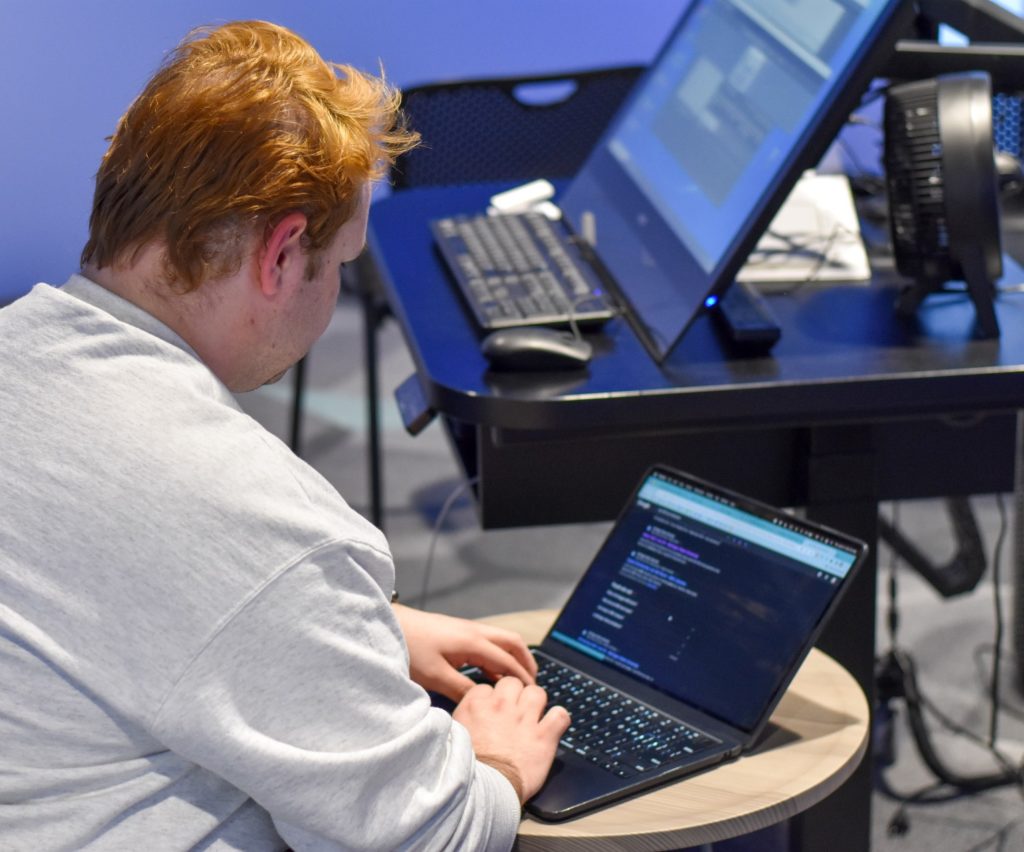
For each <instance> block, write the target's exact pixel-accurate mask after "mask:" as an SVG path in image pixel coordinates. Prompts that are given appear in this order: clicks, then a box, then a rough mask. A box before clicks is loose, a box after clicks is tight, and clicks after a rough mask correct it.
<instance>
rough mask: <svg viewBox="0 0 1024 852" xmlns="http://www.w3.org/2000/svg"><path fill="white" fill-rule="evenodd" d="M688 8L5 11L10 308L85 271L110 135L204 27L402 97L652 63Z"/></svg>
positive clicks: (495, 5) (539, 2)
mask: <svg viewBox="0 0 1024 852" xmlns="http://www.w3.org/2000/svg"><path fill="white" fill-rule="evenodd" d="M686 5H687V0H633V2H628V3H627V2H624V0H505V1H504V2H497V0H362V2H354V1H353V0H335V2H326V0H307V1H306V2H303V0H292V2H290V3H285V2H281V0H278V2H270V0H176V2H171V0H159V2H152V0H105V2H104V1H103V0H64V2H60V0H0V25H2V31H3V33H4V48H3V50H2V51H0V83H2V95H0V98H2V104H3V110H2V112H0V115H2V117H3V127H2V129H0V199H2V201H0V304H2V303H3V302H4V301H10V300H11V299H13V298H16V297H17V296H18V295H20V294H21V293H24V292H26V291H27V290H28V289H29V288H30V287H31V286H32V285H33V284H34V283H35V282H36V281H48V282H49V283H55V284H56V283H62V282H63V281H64V280H65V279H66V278H67V276H68V274H69V273H70V272H73V271H75V270H76V269H77V268H78V255H79V252H80V251H81V247H82V244H83V243H84V241H85V236H86V233H87V227H88V216H89V208H90V203H91V199H92V186H93V176H94V175H95V172H96V167H97V165H98V163H99V160H100V157H101V156H102V154H103V151H104V150H105V147H106V143H105V138H106V137H107V136H109V135H110V133H111V132H112V131H113V129H114V126H115V124H116V122H117V119H118V117H119V116H120V114H121V113H122V111H123V110H124V108H125V107H126V106H127V105H128V103H129V102H130V101H131V100H132V98H133V97H134V96H135V95H136V94H137V93H138V92H139V90H140V89H141V87H142V86H143V84H144V83H145V81H146V79H147V78H148V77H149V75H150V74H151V73H152V72H153V71H154V70H155V69H156V67H157V65H158V63H159V61H160V59H161V57H162V56H163V55H164V54H165V53H166V52H167V51H168V50H169V49H171V48H172V47H173V46H174V45H175V44H176V43H177V42H178V40H179V39H180V38H181V37H182V36H183V35H184V34H185V33H186V32H187V31H188V30H189V29H191V28H192V27H194V26H197V25H200V24H206V23H217V22H221V21H226V20H232V19H236V18H265V19H267V20H271V21H275V22H277V23H280V24H284V25H285V26H288V27H291V28H293V29H295V30H296V31H297V32H299V33H300V34H301V35H303V36H304V37H305V38H307V39H308V40H309V41H310V42H311V43H312V44H313V45H314V46H315V47H316V48H317V49H318V50H319V51H320V53H321V54H322V55H323V56H324V57H325V58H327V59H331V60H334V61H338V62H348V63H351V64H353V65H356V66H357V67H360V68H365V69H369V70H376V68H377V67H378V61H382V62H383V63H384V67H385V70H386V72H387V74H388V76H389V77H390V79H391V80H392V81H393V82H395V83H397V84H398V85H400V86H403V85H410V84H414V83H421V82H427V81H431V80H438V79H445V78H454V77H460V76H469V75H473V76H478V75H490V74H522V73H533V72H546V71H558V70H567V69H578V68H586V67H591V66H598V65H606V64H619V63H634V62H642V63H646V62H648V61H649V60H650V59H651V58H653V56H654V54H655V52H656V51H657V49H658V46H659V45H660V43H661V40H662V39H663V38H664V36H665V35H666V34H667V33H668V31H669V29H670V28H671V26H672V24H673V23H674V21H675V20H676V19H677V18H678V16H679V15H680V13H681V12H682V10H683V9H684V8H685V7H686Z"/></svg>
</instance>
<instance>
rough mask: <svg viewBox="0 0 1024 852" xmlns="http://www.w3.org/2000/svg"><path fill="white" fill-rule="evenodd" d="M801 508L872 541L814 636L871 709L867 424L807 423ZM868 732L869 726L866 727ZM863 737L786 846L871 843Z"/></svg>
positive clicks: (847, 848) (850, 851) (871, 524)
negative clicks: (848, 771)
mask: <svg viewBox="0 0 1024 852" xmlns="http://www.w3.org/2000/svg"><path fill="white" fill-rule="evenodd" d="M808 444H809V445H808V448H807V449H808V452H807V456H806V458H807V471H806V475H807V478H806V485H807V503H806V505H807V514H808V516H809V517H811V518H813V519H815V520H817V521H820V522H822V523H824V524H826V525H828V526H831V527H834V528H835V529H838V530H840V531H842V532H845V533H847V534H849V535H852V536H856V537H857V538H860V539H863V540H864V541H866V542H868V543H869V544H870V545H871V552H870V554H869V556H868V561H867V563H866V564H865V565H864V566H863V568H862V569H861V571H860V574H859V575H858V576H857V578H856V579H855V580H854V583H853V585H852V586H851V587H850V588H849V589H848V590H847V593H846V596H845V598H844V599H843V601H842V603H841V604H840V607H839V609H838V610H837V611H836V613H835V614H834V616H833V618H832V621H831V622H830V623H829V624H828V626H827V627H826V629H825V631H824V633H823V634H822V636H821V638H820V639H819V641H818V644H817V647H818V648H819V649H821V650H822V651H824V652H825V653H827V654H829V655H830V656H831V657H833V658H834V659H835V660H837V661H838V662H839V663H841V664H842V665H843V666H845V667H846V669H847V670H848V671H849V672H850V674H852V675H853V676H854V678H856V680H857V683H859V684H860V686H861V688H862V689H863V690H864V694H865V696H867V700H868V707H869V708H870V709H871V710H872V711H873V709H874V694H875V676H874V670H875V606H876V601H875V589H876V584H877V578H876V568H877V562H878V560H877V554H876V542H877V540H878V498H877V489H876V485H875V479H876V477H875V458H876V457H875V450H874V445H873V444H874V442H873V436H872V431H871V427H870V426H860V425H858V426H839V427H828V428H823V429H813V430H811V431H810V433H809V435H808ZM868 730H869V735H870V727H869V729H868ZM871 765H872V756H871V750H870V742H869V747H868V754H867V755H866V756H865V757H864V760H863V761H862V762H861V764H860V766H859V767H858V768H857V770H856V771H855V772H854V774H853V776H852V777H851V778H850V779H849V780H848V781H847V782H846V783H845V784H843V786H842V787H840V788H839V789H838V790H836V791H835V792H834V793H833V794H832V795H831V796H829V797H828V798H827V799H825V800H824V801H822V802H821V803H819V804H818V805H815V806H814V807H812V808H810V809H808V810H807V811H806V812H804V813H803V814H801V815H799V816H798V817H796V818H794V819H793V820H792V821H791V822H790V849H791V850H794V852H795V850H803V852H813V850H820V849H828V850H829V852H866V850H868V849H870V846H871V789H872V786H871V778H872V772H871Z"/></svg>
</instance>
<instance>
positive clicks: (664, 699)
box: [526, 466, 867, 820]
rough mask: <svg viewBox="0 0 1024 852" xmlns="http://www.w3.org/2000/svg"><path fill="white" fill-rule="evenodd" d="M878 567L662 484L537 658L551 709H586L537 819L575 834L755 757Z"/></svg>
mask: <svg viewBox="0 0 1024 852" xmlns="http://www.w3.org/2000/svg"><path fill="white" fill-rule="evenodd" d="M866 553H867V547H866V545H865V544H863V543H862V542H860V541H857V540H855V539H853V538H850V537H849V536H846V535H843V534H841V533H838V532H835V531H834V530H830V529H827V528H825V527H823V526H821V525H819V524H816V523H812V522H809V521H806V520H803V519H800V518H798V517H795V516H794V515H792V514H789V513H787V512H784V511H781V510H778V509H773V508H771V507H769V506H766V505H764V504H762V503H759V502H756V501H754V500H751V499H748V498H745V497H742V496H740V495H738V494H735V493H733V492H731V491H728V490H726V489H723V488H719V487H716V486H714V485H711V484H709V483H707V482H704V481H702V480H700V479H697V478H695V477H693V476H689V475H687V474H684V473H681V472H679V471H676V470H672V469H670V468H668V467H664V466H655V467H653V468H652V469H650V470H649V471H648V472H647V473H646V474H645V475H644V477H643V479H642V480H641V481H640V483H639V485H638V486H637V488H636V489H635V491H634V492H633V494H632V495H631V496H630V498H629V500H628V502H627V504H626V507H625V509H624V510H623V512H622V513H621V514H620V516H619V518H618V520H617V521H616V522H615V523H614V524H613V526H612V529H611V532H610V533H609V535H608V537H607V539H606V540H605V541H604V543H603V544H602V546H601V547H600V549H599V550H598V552H597V555H596V556H595V557H594V560H593V562H592V563H591V565H590V567H589V568H588V569H587V570H586V572H585V573H584V575H583V577H582V579H581V580H580V581H579V583H578V585H577V586H576V588H575V590H574V591H573V592H572V594H571V595H570V597H569V599H568V601H567V603H566V604H565V606H564V607H563V609H562V611H561V612H560V613H559V615H558V617H557V618H556V619H555V622H554V624H553V626H552V628H551V630H550V632H549V633H548V635H547V636H546V637H545V638H544V640H543V642H542V643H541V644H540V645H539V646H537V647H536V649H535V650H534V653H535V656H536V658H537V662H538V665H539V667H540V669H541V675H539V676H538V682H540V683H541V684H542V685H545V688H547V689H548V691H549V699H551V700H552V702H553V703H560V704H563V705H565V706H567V707H574V709H572V710H571V712H572V713H573V722H572V727H571V728H570V730H569V731H568V732H567V734H566V736H565V737H564V738H563V739H562V741H561V743H560V745H559V748H558V754H557V757H556V759H555V763H554V766H553V767H552V770H551V773H550V775H549V776H548V779H547V781H546V782H545V784H544V786H543V787H542V788H541V790H540V791H539V792H538V793H537V795H536V796H535V797H534V798H532V799H531V800H530V801H529V802H528V803H527V805H526V809H527V811H528V812H529V813H531V814H533V815H534V816H537V817H539V818H541V819H547V820H560V819H565V818H567V817H572V816H575V815H577V814H580V813H582V812H585V811H587V810H590V809H592V808H595V807H598V806H601V805H606V804H610V803H612V802H615V801H618V800H619V799H622V798H624V797H626V796H629V795H632V794H634V793H636V792H639V791H641V790H644V789H647V788H650V787H652V786H655V785H658V784H662V783H665V782H667V781H670V780H674V779H677V778H679V777H680V776H683V775H687V774H690V773H692V772H695V771H697V770H700V769H703V768H706V767H708V766H712V765H714V764H716V763H719V762H721V761H724V760H728V759H730V758H734V757H736V756H738V755H740V754H742V753H743V752H744V751H745V750H747V749H750V748H751V747H752V746H753V745H754V744H755V742H756V741H757V739H758V737H759V735H760V733H761V732H762V730H763V729H764V727H765V725H766V724H767V722H768V719H769V716H770V715H771V713H772V710H773V709H774V708H775V706H776V704H777V703H778V701H779V699H780V698H781V697H782V694H783V693H784V692H785V690H786V687H787V686H788V684H789V683H790V681H791V680H792V678H793V676H794V675H795V674H796V671H797V670H798V669H799V667H800V665H801V663H802V662H803V660H804V658H805V657H806V655H807V654H808V652H809V651H810V649H811V647H812V646H813V644H814V641H815V639H816V638H817V636H818V635H819V633H820V631H821V629H822V627H823V626H824V624H825V622H826V621H827V619H828V617H829V615H830V614H831V613H832V612H833V611H834V609H835V607H836V605H837V603H838V602H839V600H840V598H841V597H842V594H843V592H844V591H845V589H846V588H847V587H848V586H849V584H850V581H851V579H852V577H853V575H854V574H855V572H856V571H857V569H858V567H859V566H860V565H861V564H862V563H863V561H864V557H865V555H866ZM552 668H562V669H564V670H566V671H567V672H568V674H560V675H558V678H559V680H560V681H561V682H562V683H563V685H561V686H558V685H553V681H552V680H551V675H550V674H545V671H547V670H550V669H552ZM587 681H589V682H591V684H592V685H590V686H587V685H585V682H587ZM584 691H589V692H591V694H592V699H591V700H590V701H589V703H587V701H586V699H584V698H583V696H582V694H583V692H584ZM581 701H583V702H584V703H583V704H582V705H581V704H580V702H581ZM581 707H582V709H581ZM594 723H598V724H594ZM598 727H604V728H605V729H606V730H607V731H608V733H607V734H603V733H594V730H596V728H598Z"/></svg>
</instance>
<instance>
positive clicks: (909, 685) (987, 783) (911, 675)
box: [891, 650, 1024, 793]
mask: <svg viewBox="0 0 1024 852" xmlns="http://www.w3.org/2000/svg"><path fill="white" fill-rule="evenodd" d="M891 657H892V660H893V662H894V663H895V665H896V666H897V667H898V669H899V670H900V671H901V673H902V675H903V691H904V699H905V702H906V707H907V722H908V724H909V725H910V732H911V735H912V736H913V738H914V744H915V745H916V746H917V750H918V753H919V754H920V756H921V759H922V760H923V761H924V763H925V766H927V767H928V769H929V770H931V773H932V774H933V775H934V776H935V777H936V778H937V779H939V780H940V781H942V782H943V783H945V784H948V785H949V786H951V787H956V788H959V789H960V790H963V791H965V792H972V793H977V792H981V791H983V790H991V789H993V788H995V787H1003V786H1007V785H1009V784H1018V785H1019V784H1021V783H1022V778H1024V776H1022V774H1021V770H1020V769H1018V768H1015V767H1012V766H1010V767H1009V768H1005V767H1004V769H1003V770H1002V771H1001V772H994V773H988V774H981V775H961V774H960V773H959V772H957V771H955V770H953V769H951V768H949V767H948V766H947V765H946V764H945V763H944V762H943V761H942V759H941V758H940V757H939V754H938V752H937V751H936V750H935V747H934V746H933V744H932V741H931V734H930V732H929V731H928V726H927V724H926V723H925V719H924V712H923V710H924V707H925V703H926V702H925V700H924V699H923V698H922V695H921V692H920V689H919V688H918V685H917V675H916V672H915V669H914V662H913V660H912V659H911V658H910V656H909V655H908V654H906V653H905V652H903V651H900V650H894V651H892V652H891ZM999 759H1000V762H1001V763H1002V762H1004V761H1006V758H1005V757H1003V756H1002V755H999ZM1006 762H1007V763H1008V761H1006Z"/></svg>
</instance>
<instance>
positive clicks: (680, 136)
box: [560, 0, 911, 361]
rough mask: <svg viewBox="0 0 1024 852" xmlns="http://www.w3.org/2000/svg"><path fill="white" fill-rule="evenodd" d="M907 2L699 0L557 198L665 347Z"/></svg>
mask: <svg viewBox="0 0 1024 852" xmlns="http://www.w3.org/2000/svg"><path fill="white" fill-rule="evenodd" d="M900 5H911V4H902V3H901V2H900V0H696V2H694V3H693V5H692V6H691V8H690V9H689V10H688V13H687V14H686V15H685V16H684V18H683V20H682V22H681V23H680V25H679V27H678V28H677V29H676V31H675V32H674V33H673V35H672V36H671V38H670V39H669V41H668V43H667V44H666V46H665V47H664V48H663V50H662V52H661V54H660V55H659V57H658V59H657V60H656V62H655V64H654V65H653V66H652V68H651V69H650V71H649V73H648V74H647V75H646V76H645V78H644V80H643V81H642V82H641V83H640V84H639V85H638V87H637V90H636V91H635V92H634V93H633V95H632V97H631V98H630V100H629V102H628V103H627V105H626V106H625V107H624V108H623V109H622V110H621V111H620V112H619V115H618V116H617V118H616V120H615V123H614V124H613V126H612V127H611V129H610V130H609V132H608V133H607V134H606V135H605V137H604V138H603V139H602V141H601V143H600V144H599V145H598V146H597V148H596V149H595V151H594V153H593V154H592V156H591V157H590V159H589V160H588V162H587V163H586V165H585V166H584V167H583V170H582V171H581V173H580V175H579V177H578V178H577V179H576V180H575V181H574V182H573V185H572V186H570V187H569V189H568V190H567V192H566V195H565V196H564V197H563V198H562V199H561V200H560V204H561V207H562V209H563V211H564V212H565V215H566V217H567V219H568V220H569V222H570V223H571V225H572V226H573V228H574V229H575V230H576V231H577V233H580V234H582V235H584V236H586V237H588V239H589V238H592V239H593V240H594V244H595V248H596V249H597V254H598V256H599V257H600V258H601V260H602V262H603V263H604V265H605V266H606V267H607V268H608V270H609V272H610V273H611V275H612V277H613V278H614V279H615V281H616V282H617V284H618V287H619V290H620V291H621V292H622V294H623V295H624V296H625V297H626V299H627V300H628V302H629V303H630V307H631V308H632V316H633V319H634V320H636V321H637V322H638V323H639V324H640V326H641V329H640V330H641V332H642V336H643V337H644V338H645V343H647V345H648V347H649V348H651V349H652V350H653V351H652V354H653V355H654V356H655V357H656V358H657V359H658V360H659V361H660V360H661V359H662V358H663V357H664V356H665V355H666V354H667V352H668V350H669V349H670V348H671V346H672V345H673V344H674V343H675V342H676V341H677V340H678V338H679V337H680V336H681V335H682V333H683V332H684V331H685V330H686V328H687V327H688V325H689V323H690V322H691V321H692V319H693V318H694V317H695V316H696V315H697V313H698V312H699V311H700V310H701V309H702V307H703V306H704V305H705V303H706V302H707V303H708V305H710V304H713V302H714V300H715V294H717V295H721V293H722V292H724V290H725V289H726V288H727V287H728V285H729V284H730V283H731V280H732V277H733V276H734V275H735V274H736V272H737V271H738V269H739V267H740V266H741V265H742V263H743V261H744V260H745V258H746V255H747V254H748V253H749V252H750V250H751V249H752V248H753V246H754V245H755V244H756V241H757V239H758V238H759V237H760V236H761V233H762V231H763V229H764V227H765V226H766V225H767V224H768V221H769V220H770V218H771V215H773V213H774V211H775V210H777V209H778V207H779V206H780V205H781V203H782V201H783V200H784V197H785V194H786V193H788V192H789V190H790V189H791V188H792V186H793V184H794V183H795V182H796V179H797V178H798V176H799V174H800V172H802V171H803V170H804V169H805V168H809V167H811V166H813V165H815V163H816V161H817V159H818V158H819V157H820V156H821V154H822V153H823V152H824V150H825V148H826V146H827V145H828V144H829V143H830V142H831V138H830V137H831V134H832V133H834V132H835V130H836V129H838V126H839V125H840V124H841V122H842V120H843V119H844V118H845V114H846V113H847V112H848V111H849V110H850V109H851V108H852V107H853V106H854V105H855V104H856V100H857V98H858V97H859V95H860V91H859V89H858V87H863V85H864V83H865V82H866V80H868V79H870V74H869V73H868V71H869V70H870V69H872V68H874V67H875V66H880V63H881V61H882V60H883V59H884V57H885V56H886V55H887V54H886V51H887V50H888V48H889V45H890V44H891V41H892V40H893V38H894V36H893V34H892V33H890V32H888V31H887V30H886V27H885V25H886V24H887V23H889V21H890V19H891V18H892V17H893V14H894V10H895V9H896V8H897V7H898V6H900ZM883 34H885V37H883ZM869 60H873V61H869ZM832 125H834V126H832ZM709 296H710V301H709V300H708V297H709Z"/></svg>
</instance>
